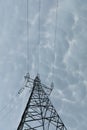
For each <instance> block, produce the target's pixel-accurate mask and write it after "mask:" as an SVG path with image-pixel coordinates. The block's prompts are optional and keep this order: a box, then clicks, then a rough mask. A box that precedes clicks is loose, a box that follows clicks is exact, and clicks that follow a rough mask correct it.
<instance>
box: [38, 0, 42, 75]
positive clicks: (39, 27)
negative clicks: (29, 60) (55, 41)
mask: <svg viewBox="0 0 87 130" xmlns="http://www.w3.org/2000/svg"><path fill="white" fill-rule="evenodd" d="M38 42H39V43H38V44H39V47H38V73H40V42H41V0H39V19H38Z"/></svg>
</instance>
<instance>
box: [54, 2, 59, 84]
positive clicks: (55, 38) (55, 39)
mask: <svg viewBox="0 0 87 130" xmlns="http://www.w3.org/2000/svg"><path fill="white" fill-rule="evenodd" d="M58 7H59V0H56V11H55V13H56V14H55V29H54V63H53V81H54V77H55V76H54V73H55V72H54V71H55V58H56V57H55V49H56V42H57V28H58V27H57V23H58Z"/></svg>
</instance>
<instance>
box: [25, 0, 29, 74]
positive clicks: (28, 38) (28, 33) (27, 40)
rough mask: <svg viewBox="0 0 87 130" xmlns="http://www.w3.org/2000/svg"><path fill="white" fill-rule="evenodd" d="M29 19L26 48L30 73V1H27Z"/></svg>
mask: <svg viewBox="0 0 87 130" xmlns="http://www.w3.org/2000/svg"><path fill="white" fill-rule="evenodd" d="M26 7H27V18H26V20H27V26H26V27H27V48H26V50H27V59H26V64H27V72H29V69H30V65H29V64H30V62H29V60H30V41H29V40H30V34H29V30H30V27H29V0H27V6H26Z"/></svg>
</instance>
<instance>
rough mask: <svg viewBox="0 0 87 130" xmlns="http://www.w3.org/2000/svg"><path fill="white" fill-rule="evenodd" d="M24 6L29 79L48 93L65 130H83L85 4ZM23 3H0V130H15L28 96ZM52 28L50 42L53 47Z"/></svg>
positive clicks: (68, 0)
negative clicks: (37, 78) (44, 86)
mask: <svg viewBox="0 0 87 130" xmlns="http://www.w3.org/2000/svg"><path fill="white" fill-rule="evenodd" d="M38 1H39V0H29V26H30V28H29V30H30V31H29V33H30V35H29V41H30V42H29V45H30V47H29V73H30V76H31V77H32V78H34V77H35V76H36V75H37V73H38V72H39V74H40V78H41V81H42V82H43V83H45V84H47V85H49V86H50V84H51V82H52V81H53V82H54V89H53V91H52V93H51V96H50V99H51V101H52V103H53V105H54V107H55V109H56V110H57V112H58V114H59V115H60V117H61V118H62V120H63V122H64V124H65V126H66V127H67V130H82V129H83V130H87V103H86V102H87V43H86V42H87V0H83V1H82V0H59V3H58V10H57V18H58V19H57V26H55V25H56V24H55V23H56V19H55V18H56V2H57V1H56V0H41V12H40V16H41V22H40V23H41V24H40V28H41V31H40V42H39V29H38V25H39V20H38V19H39V6H38V5H39V4H38ZM26 11H27V0H8V1H4V0H0V88H1V89H0V129H1V130H16V129H17V126H18V124H19V122H20V118H21V115H22V113H23V111H24V108H25V105H26V103H27V100H28V97H29V94H30V90H29V89H25V90H24V91H23V93H22V94H21V95H20V96H17V93H18V91H19V90H20V89H21V88H22V87H24V84H25V81H24V75H25V74H26V72H27V71H26V57H27V53H26V50H27V24H26V22H27V21H26V17H27V13H26ZM55 27H56V29H57V31H56V36H57V37H56V42H55Z"/></svg>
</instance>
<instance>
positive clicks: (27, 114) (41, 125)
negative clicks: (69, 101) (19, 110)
mask: <svg viewBox="0 0 87 130" xmlns="http://www.w3.org/2000/svg"><path fill="white" fill-rule="evenodd" d="M25 79H26V87H29V85H32V91H31V94H30V97H29V100H28V103H27V105H26V108H25V110H24V113H23V115H22V118H21V121H20V123H19V126H18V128H17V130H67V129H66V127H65V125H64V123H63V122H62V120H61V119H60V117H59V115H58V114H57V111H56V110H55V108H54V106H53V105H52V103H51V101H50V99H49V95H50V93H51V91H52V89H53V85H52V86H51V87H50V88H48V87H47V86H45V85H44V84H42V83H41V81H40V78H39V76H38V75H37V76H36V78H35V79H34V80H33V79H31V78H30V76H29V74H27V75H26V76H25Z"/></svg>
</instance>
